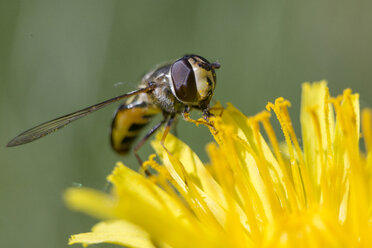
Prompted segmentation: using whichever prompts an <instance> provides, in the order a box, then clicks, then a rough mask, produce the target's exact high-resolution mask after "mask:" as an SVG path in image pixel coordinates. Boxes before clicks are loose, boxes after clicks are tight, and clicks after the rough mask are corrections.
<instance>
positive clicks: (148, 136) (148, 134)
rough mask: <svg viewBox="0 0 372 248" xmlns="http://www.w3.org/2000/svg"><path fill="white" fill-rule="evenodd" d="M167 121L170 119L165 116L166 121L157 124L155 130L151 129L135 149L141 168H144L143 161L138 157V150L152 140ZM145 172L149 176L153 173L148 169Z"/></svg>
mask: <svg viewBox="0 0 372 248" xmlns="http://www.w3.org/2000/svg"><path fill="white" fill-rule="evenodd" d="M167 119H168V116H164V119H163V120H162V121H161V122H159V123H158V124H156V125H155V126H154V127H153V128H151V129H150V131H149V132H148V133H147V134H146V135H145V137H143V138H142V139H141V141H140V142H138V144H137V145H136V146H135V147H134V155H135V156H136V158H137V161H138V163H139V164H140V166H141V167H142V166H143V161H142V159H141V158H140V156H139V155H138V150H139V149H140V148H141V147H142V146H143V145H144V144H145V143H146V141H147V140H148V139H149V138H150V136H151V135H152V134H154V133H155V132H156V131H157V130H158V129H159V128H160V127H161V126H162V125H163V124H164V123H165V122H166V121H167ZM144 172H145V174H146V175H147V176H150V175H151V173H150V172H149V171H148V170H147V169H144Z"/></svg>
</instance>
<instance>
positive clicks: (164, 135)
mask: <svg viewBox="0 0 372 248" xmlns="http://www.w3.org/2000/svg"><path fill="white" fill-rule="evenodd" d="M175 117H176V115H174V114H173V115H171V117H170V118H169V120H168V122H167V125H166V126H165V129H164V133H163V137H161V141H160V144H161V145H162V146H163V147H164V141H165V138H166V137H167V135H168V133H169V130H170V129H171V127H172V124H173V121H174V119H175ZM164 148H165V147H164Z"/></svg>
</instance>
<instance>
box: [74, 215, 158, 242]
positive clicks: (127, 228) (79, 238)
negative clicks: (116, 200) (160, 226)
mask: <svg viewBox="0 0 372 248" xmlns="http://www.w3.org/2000/svg"><path fill="white" fill-rule="evenodd" d="M76 243H81V244H84V245H91V244H99V243H111V244H118V245H122V246H127V247H138V248H155V246H154V245H153V244H152V242H151V240H150V235H149V234H148V233H146V232H145V231H144V230H143V229H141V228H140V227H138V226H136V225H134V224H132V223H130V222H127V221H124V220H115V221H106V222H100V223H98V224H96V225H95V226H94V227H93V228H92V232H88V233H80V234H76V235H72V236H71V238H70V240H69V244H70V245H72V244H76Z"/></svg>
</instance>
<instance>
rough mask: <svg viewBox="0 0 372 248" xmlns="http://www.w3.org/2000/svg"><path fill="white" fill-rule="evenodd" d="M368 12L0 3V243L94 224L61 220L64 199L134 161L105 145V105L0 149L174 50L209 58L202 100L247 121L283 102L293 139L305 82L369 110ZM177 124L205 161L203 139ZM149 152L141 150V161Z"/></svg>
mask: <svg viewBox="0 0 372 248" xmlns="http://www.w3.org/2000/svg"><path fill="white" fill-rule="evenodd" d="M371 11H372V2H371V1H369V0H365V1H346V0H339V1H324V0H313V1H295V0H290V1H281V0H276V1H221V0H214V1H197V0H189V1H165V0H158V1H151V0H138V1H124V0H121V1H112V0H105V1H102V0H63V1H51V0H27V1H26V0H24V1H19V0H1V1H0V32H1V33H0V145H1V146H0V210H1V211H0V242H1V246H2V247H29V248H31V247H66V246H67V245H66V243H67V239H68V237H69V235H70V234H73V233H79V232H86V231H89V230H90V227H91V226H92V225H93V224H94V223H96V222H97V221H96V220H94V219H92V218H90V217H87V216H85V215H83V214H80V213H74V212H71V211H69V210H68V209H67V208H66V207H65V206H64V203H63V201H62V194H63V192H64V190H65V189H66V188H68V187H71V186H76V185H83V186H89V187H93V188H96V189H101V190H107V189H108V187H109V185H108V184H107V183H106V180H105V178H106V176H107V175H108V174H109V173H110V171H111V170H112V168H113V166H114V164H115V162H116V161H119V160H121V161H124V163H125V164H127V165H128V166H131V167H133V168H137V166H138V165H137V162H136V160H135V159H134V158H133V157H134V156H133V155H130V156H128V157H124V158H123V157H120V156H118V155H116V154H115V153H114V152H113V151H112V150H111V148H110V145H109V139H108V131H109V126H110V123H111V118H112V114H113V111H114V109H115V108H116V107H117V106H118V105H117V104H116V105H115V104H114V105H113V106H110V107H107V108H106V109H104V110H101V111H99V112H97V113H95V114H94V115H91V116H89V117H86V118H84V119H82V120H80V121H78V122H76V123H74V124H72V125H71V126H69V127H67V128H65V129H63V130H61V131H60V132H57V133H55V134H53V135H50V136H48V137H46V138H43V139H41V140H38V141H36V142H34V143H30V144H27V145H25V146H20V147H16V148H5V144H6V143H7V142H8V141H9V140H10V139H11V138H13V137H14V136H15V135H17V134H18V133H19V132H20V131H24V130H25V129H27V128H30V127H33V126H34V125H37V124H40V123H41V122H44V121H47V120H50V119H52V118H55V117H58V116H60V115H62V114H67V113H69V112H72V111H75V110H78V109H80V108H83V107H86V106H88V105H91V104H94V103H97V102H99V101H102V100H105V99H108V98H111V97H113V96H116V95H119V94H122V93H124V92H127V91H130V90H133V89H135V87H136V84H137V82H138V81H139V79H140V78H141V76H142V75H143V74H144V73H146V72H147V70H149V69H151V68H152V67H153V66H154V65H156V64H157V63H161V62H164V61H168V60H170V59H176V58H179V57H181V56H183V55H184V54H185V53H196V54H200V55H202V56H204V57H206V58H207V59H209V60H211V61H219V62H220V63H221V65H222V67H221V69H220V70H218V71H217V77H218V84H217V90H216V92H215V99H217V100H220V101H221V102H222V103H225V102H232V103H233V104H234V105H236V106H237V107H238V108H239V109H240V110H241V111H243V112H244V113H245V114H247V115H253V114H255V113H257V112H259V111H261V110H262V109H263V108H264V107H265V105H266V103H267V101H273V100H274V99H275V98H276V97H279V96H283V97H285V98H287V99H289V100H291V102H292V104H293V107H292V108H291V114H292V118H293V120H294V122H295V125H297V130H299V128H298V125H299V121H298V119H299V116H298V115H299V102H300V92H301V83H302V82H304V81H314V80H321V79H327V80H328V81H329V87H330V90H331V94H333V95H335V94H339V93H341V92H342V89H344V88H346V87H351V88H352V89H353V90H354V91H356V92H360V94H361V99H362V101H361V104H362V106H372V100H371V97H370V96H371V90H372V86H371V78H372V70H371V65H372V47H371V46H372V28H371V27H372V25H371V24H372V15H371V13H372V12H371ZM118 82H120V83H118ZM178 124H179V125H178V132H179V136H180V137H181V139H183V140H184V141H185V142H187V143H188V144H190V145H191V146H192V147H193V148H194V149H195V150H196V151H198V153H199V154H200V157H201V158H202V159H203V160H204V161H207V156H206V155H205V151H204V146H205V144H206V143H207V142H208V141H210V140H211V137H210V135H209V133H208V130H207V129H206V128H205V127H199V128H196V127H194V126H193V125H192V124H189V123H185V122H183V121H182V120H180V121H179V123H178ZM298 134H299V133H298ZM150 153H151V148H150V147H149V146H146V147H145V148H144V149H143V150H141V154H142V157H143V158H146V157H147V156H148V155H149V154H150ZM103 246H104V245H100V246H98V247H103ZM96 247H97V246H96Z"/></svg>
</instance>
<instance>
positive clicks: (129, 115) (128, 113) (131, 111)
mask: <svg viewBox="0 0 372 248" xmlns="http://www.w3.org/2000/svg"><path fill="white" fill-rule="evenodd" d="M157 113H159V109H157V108H153V107H150V106H149V105H148V104H146V103H144V102H141V103H140V104H134V103H130V104H122V105H120V106H119V108H118V109H117V111H116V113H115V116H114V119H113V120H112V125H111V145H112V148H113V149H114V150H115V151H116V152H118V153H120V154H127V153H128V152H129V151H130V148H131V147H132V144H133V142H134V141H135V139H136V138H137V136H138V135H139V133H140V132H141V130H142V129H143V128H144V127H145V126H146V125H147V124H148V123H149V122H150V120H151V118H152V117H153V116H154V115H156V114H157Z"/></svg>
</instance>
